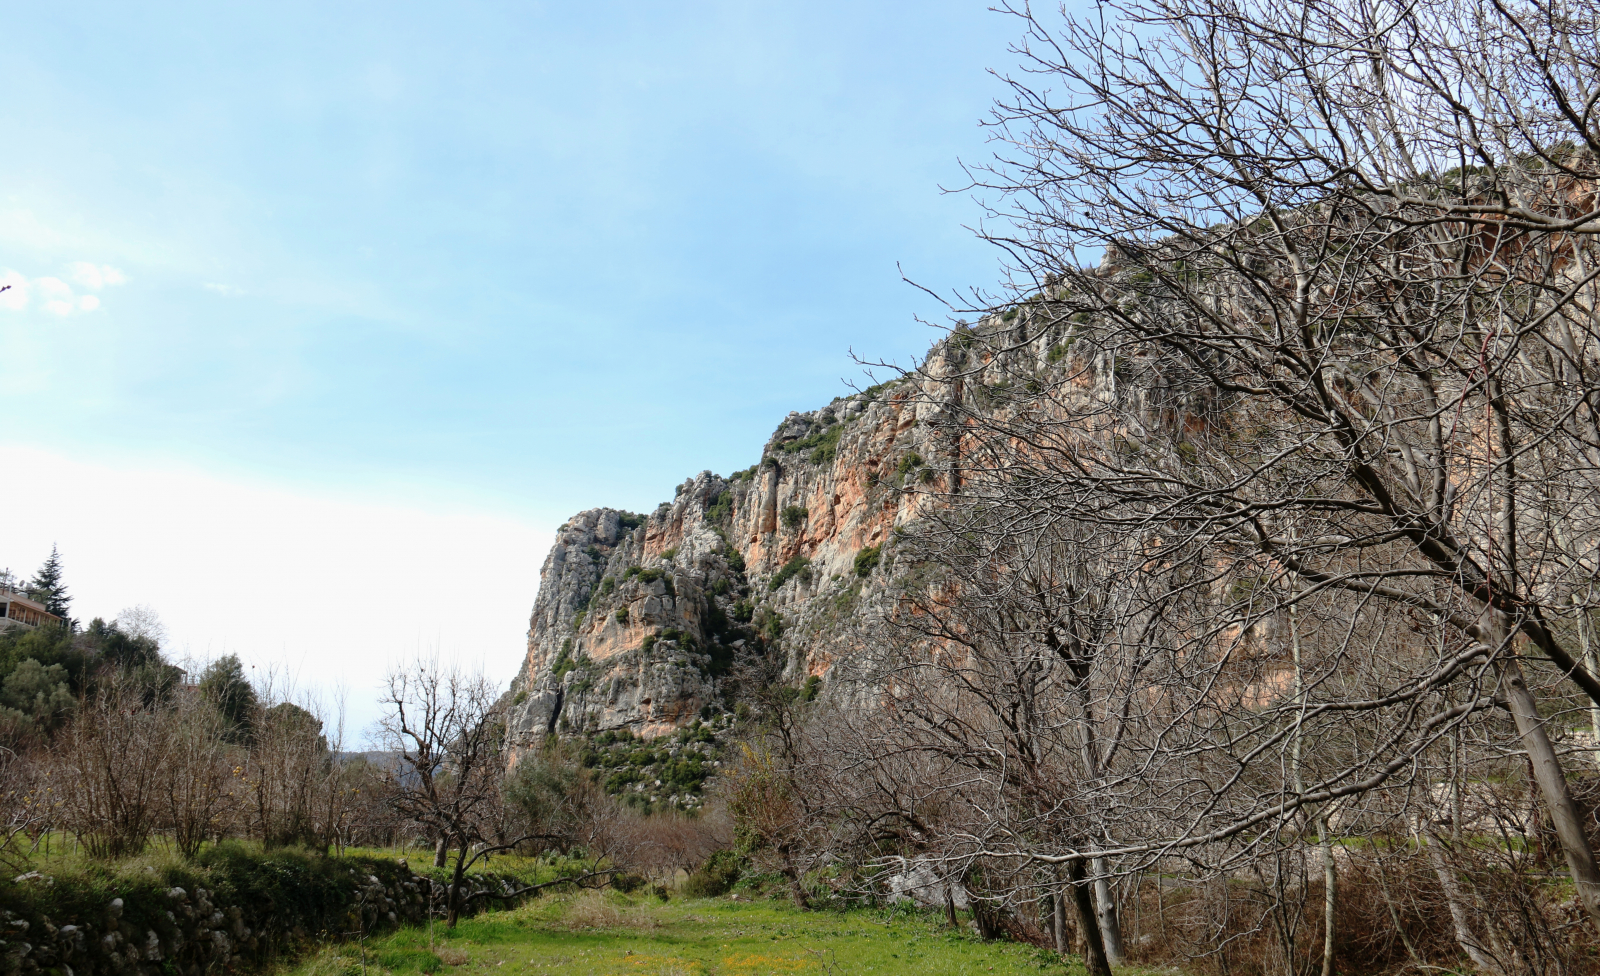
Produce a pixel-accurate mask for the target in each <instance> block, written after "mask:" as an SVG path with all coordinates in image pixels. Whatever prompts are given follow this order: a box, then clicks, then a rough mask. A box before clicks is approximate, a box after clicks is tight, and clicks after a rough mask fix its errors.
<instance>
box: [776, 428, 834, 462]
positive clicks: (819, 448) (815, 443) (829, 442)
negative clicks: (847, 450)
mask: <svg viewBox="0 0 1600 976" xmlns="http://www.w3.org/2000/svg"><path fill="white" fill-rule="evenodd" d="M842 434H844V425H843V424H840V423H834V424H831V425H830V426H828V427H826V428H824V429H822V430H820V431H818V432H816V433H815V434H812V435H811V436H809V437H802V438H800V439H799V440H797V441H790V442H789V443H787V444H785V445H783V447H782V448H780V450H782V451H783V453H785V454H805V455H806V459H807V460H808V461H810V462H811V463H812V464H826V463H828V462H829V461H832V460H833V459H834V456H835V455H837V454H838V453H839V437H840V436H841V435H842Z"/></svg>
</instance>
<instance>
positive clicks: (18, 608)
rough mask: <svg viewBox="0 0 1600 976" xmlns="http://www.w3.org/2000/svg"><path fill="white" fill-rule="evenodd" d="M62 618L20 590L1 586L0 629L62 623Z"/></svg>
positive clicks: (29, 627)
mask: <svg viewBox="0 0 1600 976" xmlns="http://www.w3.org/2000/svg"><path fill="white" fill-rule="evenodd" d="M60 623H61V618H60V617H58V616H56V615H55V614H53V613H51V612H49V611H48V610H46V609H45V608H44V604H42V603H40V602H39V601H37V600H30V599H28V595H27V594H26V593H23V592H21V591H18V590H13V589H9V588H0V630H5V629H7V628H10V627H26V628H28V629H30V630H31V629H33V628H34V627H37V626H39V625H40V624H60Z"/></svg>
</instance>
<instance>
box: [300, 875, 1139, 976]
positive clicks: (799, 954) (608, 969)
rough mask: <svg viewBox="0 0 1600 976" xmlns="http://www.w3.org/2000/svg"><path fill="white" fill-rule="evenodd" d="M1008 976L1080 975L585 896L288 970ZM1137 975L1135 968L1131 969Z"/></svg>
mask: <svg viewBox="0 0 1600 976" xmlns="http://www.w3.org/2000/svg"><path fill="white" fill-rule="evenodd" d="M452 970H455V971H458V972H459V973H460V974H461V976H513V974H516V976H528V974H535V973H540V974H542V973H571V974H596V976H612V974H618V976H620V974H624V973H626V974H644V976H746V974H748V976H767V974H769V973H815V974H819V976H825V974H831V973H838V974H844V973H852V974H853V973H873V974H879V976H901V974H904V976H958V974H972V976H989V974H996V976H1006V974H1013V976H1015V974H1022V973H1041V972H1044V973H1052V974H1058V976H1068V974H1080V973H1083V971H1084V970H1083V967H1082V965H1081V964H1079V962H1078V961H1077V960H1076V959H1072V960H1070V961H1068V962H1062V961H1061V960H1059V959H1057V958H1056V957H1055V955H1054V953H1050V952H1044V951H1041V950H1039V949H1036V948H1034V947H1032V946H1024V945H1018V944H1015V943H1007V942H989V943H985V942H982V941H979V940H978V938H977V937H976V936H973V935H970V934H967V933H964V932H961V933H958V932H954V931H951V930H950V929H948V928H946V926H945V925H944V922H943V919H942V918H940V917H937V916H931V915H928V914H923V913H917V912H908V911H870V910H857V911H850V912H831V911H817V912H802V911H798V910H796V909H793V908H790V907H788V906H786V905H783V904H779V903H775V902H765V901H758V902H732V901H727V900H723V899H704V900H694V899H674V900H673V901H672V902H670V903H667V904H662V903H661V902H659V901H657V900H656V899H655V898H653V897H650V896H644V897H628V896H624V895H621V894H619V893H616V892H584V893H582V894H580V895H577V896H560V897H549V898H542V899H539V900H538V901H534V902H530V903H529V904H527V905H524V906H522V907H520V908H516V909H512V910H510V911H504V912H490V913H486V914H483V915H480V916H478V917H476V918H472V919H467V920H465V921H463V922H462V923H461V924H460V925H458V926H457V927H456V929H455V930H454V931H453V932H452V931H448V930H446V929H445V928H444V926H442V925H439V924H435V925H434V926H433V929H432V931H431V933H430V931H429V930H428V929H427V928H416V929H406V930H403V931H400V932H397V933H395V934H393V935H390V936H386V937H384V938H380V939H373V940H369V941H368V942H367V943H366V944H365V945H364V946H361V945H355V944H349V943H347V944H344V945H339V946H332V947H328V948H326V949H324V950H322V951H321V952H319V953H318V954H317V955H315V956H312V957H308V958H306V959H304V960H302V962H301V963H300V964H299V965H298V966H296V967H295V968H293V969H292V970H288V971H287V974H286V976H410V974H413V973H430V974H431V973H449V972H450V971H452ZM1122 972H1123V973H1126V974H1129V976H1131V974H1133V973H1135V972H1136V971H1135V970H1123V971H1122Z"/></svg>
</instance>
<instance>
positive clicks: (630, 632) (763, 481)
mask: <svg viewBox="0 0 1600 976" xmlns="http://www.w3.org/2000/svg"><path fill="white" fill-rule="evenodd" d="M1014 314H1015V313H1012V315H1008V316H1006V317H1004V318H1002V317H998V316H997V317H994V318H991V319H986V320H985V321H984V322H983V323H980V325H979V326H977V327H975V329H974V332H976V331H977V330H982V333H983V334H985V335H989V336H996V335H1001V336H1006V335H1009V334H1012V333H1013V332H1014V333H1015V334H1016V335H1017V338H1021V335H1020V333H1021V325H1022V321H1021V320H1020V319H1019V320H1018V321H1017V322H1015V323H1014V324H1013V323H1012V317H1013V316H1014ZM973 334H974V333H973V332H967V333H961V332H958V333H956V334H955V335H953V336H951V337H950V338H948V339H946V340H945V341H943V342H941V343H939V344H938V345H936V346H935V347H934V349H933V350H932V352H931V353H930V355H929V358H928V360H927V361H926V362H925V363H924V368H923V369H922V370H921V371H919V372H917V373H913V374H912V375H910V376H907V377H904V378H901V379H899V380H896V381H895V382H892V383H888V384H884V385H883V386H880V387H874V388H872V389H870V390H866V391H863V392H861V393H857V394H854V395H852V396H849V397H843V398H839V399H836V400H834V401H833V402H832V403H830V404H828V405H827V406H825V407H823V408H821V409H820V410H814V411H811V412H809V413H791V414H790V415H789V416H788V417H787V418H786V419H785V420H784V421H783V423H782V424H781V425H780V426H779V427H778V429H777V431H776V432H774V433H773V435H772V437H771V439H770V440H769V441H768V442H767V444H766V446H765V448H764V450H763V452H762V460H761V462H760V463H759V464H757V465H756V466H754V467H752V468H750V469H748V470H746V471H742V472H738V473H736V474H733V475H730V476H728V477H721V476H718V475H716V474H712V473H711V472H709V471H705V472H701V473H700V474H699V475H697V476H695V477H694V478H691V479H690V480H688V481H686V482H684V483H683V484H682V485H680V486H679V487H678V491H677V497H676V498H674V499H673V500H672V501H670V502H665V503H663V504H662V505H661V506H660V507H659V508H657V509H656V510H655V511H654V512H653V513H651V514H649V515H648V516H638V515H631V514H629V513H626V512H619V511H615V510H611V509H591V510H589V511H586V512H583V513H581V514H579V515H577V516H575V517H574V518H572V519H571V520H569V521H568V522H567V523H566V524H565V525H563V526H562V527H561V529H560V530H559V531H558V532H557V537H556V542H555V545H554V546H553V547H552V549H551V551H550V554H549V557H548V558H547V559H546V560H545V564H544V569H543V573H542V576H541V584H540V588H539V593H538V597H537V600H536V602H535V605H534V609H533V617H532V620H531V623H530V629H529V633H528V649H527V657H526V660H525V661H524V662H523V665H522V670H521V672H520V673H519V674H518V675H517V677H516V679H515V681H514V683H513V685H512V687H511V690H510V695H511V701H512V707H511V740H512V742H511V745H512V746H513V748H514V749H518V748H523V747H526V746H527V745H528V744H530V743H532V742H534V741H537V740H538V739H539V738H541V737H543V736H545V735H547V734H550V733H556V732H598V731H604V730H611V729H624V728H625V729H627V730H628V731H630V732H632V733H634V734H637V735H641V736H643V737H646V738H651V737H655V736H659V735H661V734H663V733H665V732H669V731H671V730H673V729H674V728H677V727H681V726H683V725H685V724H687V723H690V722H692V721H693V720H694V719H695V718H696V717H697V716H699V717H702V718H709V717H711V716H713V715H717V714H720V713H721V712H722V711H723V706H724V703H723V701H722V699H721V697H720V696H721V678H722V675H723V674H724V673H725V671H726V668H727V666H728V664H729V662H730V661H731V660H732V659H733V658H734V657H735V655H737V654H738V652H739V650H740V649H741V648H746V647H749V646H750V645H751V644H752V643H753V642H755V641H758V640H760V641H768V642H770V641H773V640H777V641H778V642H779V646H780V647H781V648H782V650H783V652H784V653H785V654H786V655H787V662H788V665H787V667H788V671H787V677H788V678H789V679H790V680H792V681H794V682H796V683H799V682H803V681H805V680H807V679H808V678H809V677H811V676H815V677H816V678H818V679H819V680H820V681H821V682H822V685H823V688H824V689H826V687H827V681H828V678H829V673H830V670H831V669H832V667H833V665H834V663H835V662H836V661H837V660H838V658H839V656H840V655H841V654H844V653H851V649H852V648H853V647H859V645H860V643H861V638H860V635H859V628H857V627H853V626H852V624H854V623H856V622H858V621H860V620H863V619H870V614H868V613H866V612H865V611H866V610H867V609H868V608H870V607H872V606H874V605H881V601H882V599H883V597H884V593H885V590H886V588H887V586H888V584H889V580H890V578H891V574H892V564H893V559H894V529H895V527H896V526H898V525H902V524H904V523H906V522H907V521H909V520H911V519H913V518H915V517H916V516H917V513H918V511H919V510H920V509H921V507H922V506H924V505H927V504H935V503H937V500H938V499H939V498H940V497H941V496H944V497H947V496H948V494H949V493H951V492H953V491H959V486H960V483H961V472H960V470H959V469H958V465H959V461H958V455H957V451H956V450H955V449H954V445H952V444H951V443H949V434H948V433H947V432H946V431H947V430H948V429H949V428H948V425H946V426H945V427H944V429H943V430H941V427H940V425H939V424H938V423H936V422H935V421H937V420H939V419H940V417H941V415H943V414H944V413H945V412H946V411H947V410H948V409H949V405H950V404H952V403H954V402H957V401H961V400H962V399H963V397H964V396H965V397H967V398H968V402H969V403H970V396H971V394H972V393H973V392H977V393H979V394H981V393H982V390H980V389H974V384H975V383H976V384H978V385H980V386H981V383H982V379H983V373H984V366H983V364H984V362H986V361H987V360H988V359H989V358H990V353H988V352H987V351H982V352H980V351H979V350H978V349H975V348H973V347H974V343H973V342H972V341H971V340H972V336H973ZM1058 338H1059V337H1058ZM1050 343H1051V338H1050V337H1048V336H1040V337H1037V340H1036V341H1033V342H1024V343H1021V344H1020V346H1019V345H1017V344H1015V343H1014V342H1013V344H1012V345H1011V346H1010V352H1009V353H1008V355H1021V356H1023V357H1025V358H1029V359H1031V360H1032V361H1034V362H1036V363H1038V365H1039V366H1040V367H1044V366H1045V365H1046V362H1047V361H1048V362H1049V363H1052V364H1053V363H1055V361H1056V359H1057V358H1058V357H1059V356H1060V353H1061V350H1062V349H1063V348H1064V347H1062V346H1059V345H1058V346H1052V345H1051V344H1050ZM978 345H979V346H980V347H981V346H983V345H984V344H981V343H980V344H978ZM930 377H949V379H931V378H930Z"/></svg>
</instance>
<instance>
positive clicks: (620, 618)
mask: <svg viewBox="0 0 1600 976" xmlns="http://www.w3.org/2000/svg"><path fill="white" fill-rule="evenodd" d="M627 622H628V608H627V607H618V608H617V623H619V624H625V623H627Z"/></svg>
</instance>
